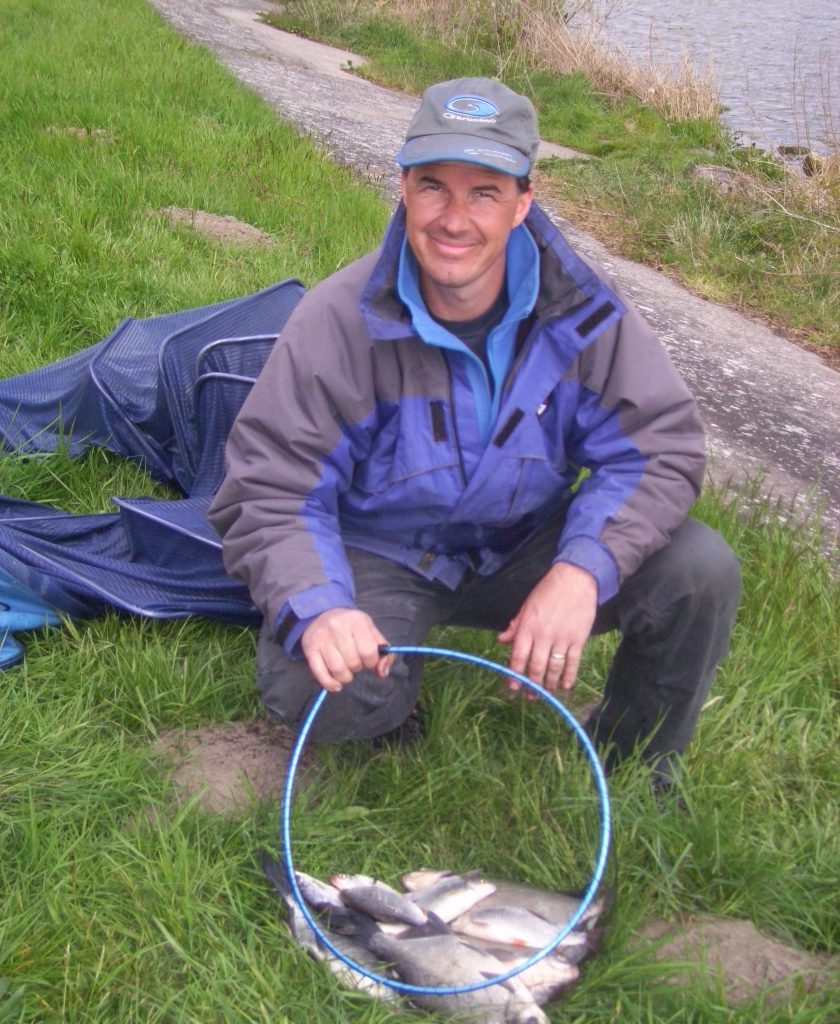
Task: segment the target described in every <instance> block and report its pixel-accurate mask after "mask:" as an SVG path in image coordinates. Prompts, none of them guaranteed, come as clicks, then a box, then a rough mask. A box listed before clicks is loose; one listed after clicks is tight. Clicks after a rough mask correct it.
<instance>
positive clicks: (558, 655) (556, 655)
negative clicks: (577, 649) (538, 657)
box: [551, 654, 566, 661]
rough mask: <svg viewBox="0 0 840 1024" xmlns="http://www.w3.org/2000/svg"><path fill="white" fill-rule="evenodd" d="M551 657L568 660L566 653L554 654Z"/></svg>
mask: <svg viewBox="0 0 840 1024" xmlns="http://www.w3.org/2000/svg"><path fill="white" fill-rule="evenodd" d="M551 657H552V658H554V660H555V661H565V660H566V655H565V654H552V655H551Z"/></svg>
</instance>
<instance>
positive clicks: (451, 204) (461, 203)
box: [438, 196, 469, 234]
mask: <svg viewBox="0 0 840 1024" xmlns="http://www.w3.org/2000/svg"><path fill="white" fill-rule="evenodd" d="M438 222H439V223H440V225H441V226H442V227H443V228H444V229H445V230H446V231H449V232H451V233H452V234H457V233H458V232H460V231H463V230H465V229H466V228H467V227H468V225H469V209H468V206H467V200H466V199H464V198H462V197H459V196H449V197H448V198H447V200H446V206H445V207H444V208H443V211H442V213H441V215H440V217H438Z"/></svg>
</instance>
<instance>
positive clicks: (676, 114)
mask: <svg viewBox="0 0 840 1024" xmlns="http://www.w3.org/2000/svg"><path fill="white" fill-rule="evenodd" d="M342 6H343V16H344V17H345V18H350V17H357V16H358V15H359V14H360V13H362V11H364V10H369V11H371V12H372V13H378V14H380V15H382V16H386V17H388V18H393V19H395V20H398V21H401V22H403V23H404V24H407V25H409V26H410V27H411V28H412V29H413V30H414V31H416V32H418V33H419V34H421V35H423V36H426V37H434V38H437V39H441V38H447V37H448V38H452V39H454V38H460V39H462V40H463V39H466V38H480V39H482V40H484V41H486V42H489V43H490V45H492V47H493V50H494V51H495V52H494V56H495V57H496V60H497V66H498V74H499V75H502V74H503V73H504V71H505V69H506V68H507V67H509V66H510V65H512V64H514V63H518V64H520V65H527V66H528V67H529V68H532V69H534V70H539V71H547V72H550V73H554V74H581V75H583V76H584V77H586V78H587V79H588V80H589V81H590V82H591V83H592V84H593V86H594V87H595V89H596V90H597V91H598V92H600V93H604V94H606V95H608V96H609V97H611V98H618V97H620V96H624V95H630V96H634V97H636V98H637V99H638V100H639V101H640V102H642V103H644V104H645V106H648V107H651V108H653V109H654V110H657V111H659V112H660V113H661V114H663V115H664V116H665V117H667V118H669V119H672V120H677V121H688V120H694V119H697V118H705V119H709V120H714V119H716V118H717V117H718V114H719V112H720V93H719V89H718V86H717V83H716V82H715V78H714V74H713V70H712V67H711V64H709V65H708V66H707V67H704V68H698V67H697V66H695V65H694V64H693V63H692V61H691V60H690V59H689V57H688V55H683V56H682V58H681V59H680V60H678V61H677V62H676V63H674V64H662V63H657V62H656V61H654V60H653V58H650V59H649V60H647V61H646V62H645V63H644V64H637V63H634V61H633V60H632V58H631V57H630V56H629V54H628V53H627V52H626V51H624V50H623V49H621V47H619V46H617V45H616V44H615V43H614V42H612V41H610V40H609V39H608V38H607V37H606V36H605V34H604V20H603V18H598V17H596V16H595V14H594V13H593V11H592V8H591V5H590V3H589V2H588V0H582V2H581V3H580V4H578V5H577V6H575V5H574V4H570V3H569V2H566V0H515V2H514V0H489V2H488V0H353V2H351V3H349V4H345V5H342ZM607 17H608V15H607Z"/></svg>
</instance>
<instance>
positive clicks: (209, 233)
mask: <svg viewBox="0 0 840 1024" xmlns="http://www.w3.org/2000/svg"><path fill="white" fill-rule="evenodd" d="M157 212H158V213H159V214H161V215H163V216H164V217H165V218H166V219H167V220H168V221H169V223H170V224H186V225H187V226H188V227H191V228H193V229H194V230H195V231H198V232H199V233H200V234H202V235H205V236H206V237H207V238H212V239H213V240H214V241H217V242H234V243H239V244H242V245H271V243H272V238H271V235H267V234H266V233H265V231H261V230H260V229H259V228H255V227H254V225H253V224H247V223H246V222H245V221H242V220H237V219H236V217H229V216H220V215H219V214H216V213H207V212H206V211H204V210H189V209H186V208H184V207H183V206H164V207H163V209H161V210H158V211H157Z"/></svg>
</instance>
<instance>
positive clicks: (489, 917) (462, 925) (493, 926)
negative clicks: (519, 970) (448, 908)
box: [451, 903, 559, 950]
mask: <svg viewBox="0 0 840 1024" xmlns="http://www.w3.org/2000/svg"><path fill="white" fill-rule="evenodd" d="M451 927H452V930H453V931H455V932H460V933H461V934H463V935H470V936H475V937H476V938H479V939H489V940H490V941H492V942H498V943H501V944H504V945H508V946H514V947H515V948H519V949H522V948H525V949H532V950H537V949H542V947H543V946H547V945H548V944H549V942H551V941H552V940H553V939H554V938H555V937H556V935H557V932H558V931H559V929H558V928H557V925H554V924H552V923H551V922H550V921H546V919H545V918H544V917H540V916H539V914H535V913H533V912H532V911H530V910H526V909H525V908H524V907H508V906H503V905H502V906H498V905H497V906H491V907H485V906H484V905H483V903H480V904H478V905H477V906H475V907H473V908H472V909H471V910H468V911H467V912H466V913H465V914H462V915H461V916H460V917H457V918H456V919H455V920H454V921H453V922H452V925H451Z"/></svg>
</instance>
